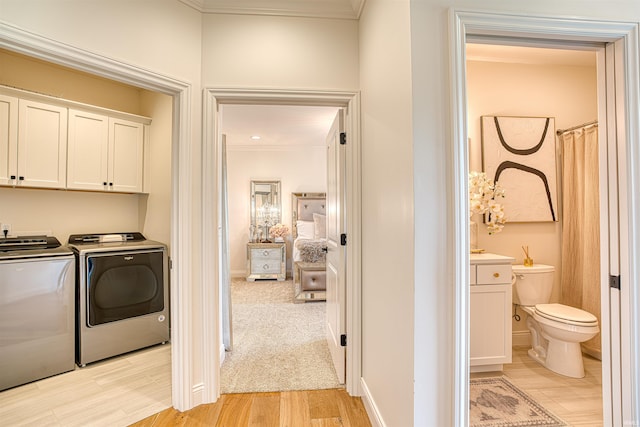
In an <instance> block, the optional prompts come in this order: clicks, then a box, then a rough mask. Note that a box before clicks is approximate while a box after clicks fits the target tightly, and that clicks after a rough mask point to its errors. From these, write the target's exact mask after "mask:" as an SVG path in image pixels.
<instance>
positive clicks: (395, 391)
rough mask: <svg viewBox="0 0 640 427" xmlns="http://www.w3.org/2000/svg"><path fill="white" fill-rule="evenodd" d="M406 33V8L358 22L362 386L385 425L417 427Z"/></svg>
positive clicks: (386, 8)
mask: <svg viewBox="0 0 640 427" xmlns="http://www.w3.org/2000/svg"><path fill="white" fill-rule="evenodd" d="M409 27H410V25H409V2H408V1H385V0H368V1H367V3H366V5H365V9H364V11H363V14H362V17H361V19H360V69H361V72H360V87H361V90H362V172H363V175H362V247H363V253H362V282H363V290H362V298H363V301H362V316H363V318H362V322H363V325H364V327H363V342H362V354H363V357H362V364H363V372H362V380H363V383H365V384H366V387H367V389H368V391H369V393H370V395H369V397H368V398H370V399H371V400H372V404H373V405H375V406H376V407H377V412H378V413H379V416H380V417H381V418H382V421H383V422H384V423H385V425H387V426H411V425H414V417H413V411H414V394H413V387H414V361H415V360H414V357H413V340H414V332H415V331H416V330H417V328H419V327H420V328H422V327H423V326H424V325H417V324H414V257H413V244H414V241H413V234H414V228H413V225H414V212H413V190H414V188H413V173H412V170H413V163H412V157H413V149H412V142H413V137H412V134H411V128H412V118H411V69H410V66H411V57H410V54H411V52H410V33H409ZM424 215H425V216H428V215H429V213H428V212H425V213H424ZM418 262H423V260H419V261H418ZM419 363H422V361H420V362H419ZM366 398H367V397H365V399H366ZM374 425H375V424H374ZM431 425H445V424H431Z"/></svg>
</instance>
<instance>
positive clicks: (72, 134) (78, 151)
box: [67, 110, 109, 190]
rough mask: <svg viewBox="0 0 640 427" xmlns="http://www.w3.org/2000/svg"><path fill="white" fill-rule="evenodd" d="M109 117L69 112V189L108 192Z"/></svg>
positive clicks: (76, 111)
mask: <svg viewBox="0 0 640 427" xmlns="http://www.w3.org/2000/svg"><path fill="white" fill-rule="evenodd" d="M108 136H109V118H108V117H107V116H103V115H100V114H93V113H88V112H85V111H79V110H69V146H68V150H69V153H68V159H69V160H68V163H67V188H73V189H77V190H106V189H107V188H108V175H107V166H108V161H107V156H108V153H109V151H108V144H109V138H108Z"/></svg>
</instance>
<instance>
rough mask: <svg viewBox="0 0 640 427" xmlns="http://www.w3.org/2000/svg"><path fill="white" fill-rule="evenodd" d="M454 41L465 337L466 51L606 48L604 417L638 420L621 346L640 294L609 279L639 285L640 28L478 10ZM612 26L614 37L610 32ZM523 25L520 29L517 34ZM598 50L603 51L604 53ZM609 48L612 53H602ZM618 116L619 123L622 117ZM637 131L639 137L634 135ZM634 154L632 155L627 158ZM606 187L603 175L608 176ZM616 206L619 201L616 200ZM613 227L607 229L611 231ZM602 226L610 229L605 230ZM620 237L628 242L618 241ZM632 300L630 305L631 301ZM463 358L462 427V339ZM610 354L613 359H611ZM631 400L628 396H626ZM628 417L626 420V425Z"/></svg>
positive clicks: (460, 15) (461, 416)
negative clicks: (632, 192) (633, 248)
mask: <svg viewBox="0 0 640 427" xmlns="http://www.w3.org/2000/svg"><path fill="white" fill-rule="evenodd" d="M451 16H452V27H451V28H452V31H453V34H452V37H453V39H454V43H453V44H454V47H453V49H454V51H455V52H454V55H453V68H454V69H455V70H454V74H455V76H456V77H455V82H454V103H455V109H454V123H455V126H454V139H455V141H456V144H455V146H454V154H453V155H454V158H455V160H454V164H455V167H454V170H455V175H456V177H458V178H457V179H456V182H458V183H459V185H457V188H456V197H455V202H454V204H455V205H456V209H455V212H454V215H455V216H457V218H456V219H457V220H458V221H456V222H457V223H458V224H461V225H462V227H457V229H456V236H457V239H456V240H457V242H458V249H457V255H456V260H455V263H456V271H457V272H458V277H457V279H456V290H457V291H456V302H457V308H456V309H457V312H458V316H457V319H458V324H457V327H456V330H457V331H458V332H459V333H458V334H457V336H459V337H468V326H467V322H468V320H467V319H468V309H469V305H468V295H467V291H466V289H467V286H468V280H469V279H468V273H467V267H466V266H467V265H468V262H469V255H468V254H467V252H468V250H467V249H466V248H468V247H469V246H468V242H469V236H468V219H467V218H466V217H467V215H468V214H467V212H468V200H467V185H466V179H463V177H464V178H466V168H467V164H468V148H467V138H468V130H467V111H466V108H467V106H466V97H467V89H466V81H465V75H466V72H465V69H464V66H465V60H464V58H465V55H464V49H465V45H466V42H467V41H468V40H469V38H470V37H477V38H478V39H483V40H485V42H486V41H487V40H493V41H495V40H501V42H499V43H498V44H515V45H519V44H523V45H529V46H531V45H533V46H554V47H559V46H563V47H577V48H590V49H593V50H597V51H598V68H599V70H603V71H606V72H603V73H602V77H600V76H601V75H600V74H599V78H601V79H600V80H599V82H598V90H599V93H598V95H599V97H600V98H601V99H604V100H606V101H605V102H604V103H601V104H600V108H599V112H598V120H599V122H600V126H601V132H600V134H601V135H602V136H603V138H602V140H604V141H602V142H603V143H605V144H606V147H607V148H606V152H607V154H606V159H607V161H606V167H605V169H606V170H607V172H608V173H609V175H606V174H605V176H604V179H605V180H606V181H607V183H608V186H607V188H605V191H606V193H607V196H606V197H604V196H601V197H604V200H607V201H609V205H608V206H607V205H605V206H602V205H601V213H604V218H603V223H604V224H606V225H608V227H611V228H610V230H611V231H610V232H609V233H608V234H607V233H604V237H605V238H604V239H602V238H601V244H602V245H603V246H604V247H606V249H607V250H606V253H605V254H604V257H603V261H602V263H603V265H604V267H605V268H603V269H602V270H603V271H602V272H601V283H602V284H603V285H604V286H602V294H601V296H602V325H601V329H602V331H603V336H602V344H603V345H602V347H603V349H602V356H603V364H602V366H603V413H604V424H605V425H621V424H623V422H628V423H632V422H633V419H634V418H633V417H634V416H635V409H636V408H637V402H636V401H634V400H633V398H632V396H635V395H636V394H635V393H634V391H635V390H637V387H638V385H637V384H636V382H637V379H636V378H635V377H633V374H632V373H633V372H637V370H636V365H637V363H638V362H637V357H636V355H635V354H630V355H629V357H627V356H626V355H625V354H624V353H623V352H621V348H623V347H624V348H625V349H630V348H634V343H635V342H636V331H637V328H636V323H635V321H634V320H632V317H631V313H633V312H634V310H633V308H634V307H636V306H637V298H638V296H637V295H636V294H635V292H634V291H633V290H626V291H625V290H624V289H623V288H621V289H620V290H618V289H609V287H608V286H607V283H608V282H609V280H608V276H609V275H612V276H614V277H617V276H619V275H620V274H622V275H623V276H626V277H627V278H628V280H629V283H635V280H636V277H635V276H636V272H635V269H633V268H630V264H631V262H630V259H629V255H628V251H629V249H630V244H631V242H632V241H633V240H630V239H629V234H631V235H633V234H634V233H635V232H637V231H636V230H635V229H633V227H632V226H630V223H629V222H628V219H629V218H632V217H633V216H634V212H635V211H636V209H635V206H633V205H631V204H629V195H628V193H627V179H628V178H627V177H628V176H630V175H629V170H628V169H627V168H631V170H635V169H636V168H637V167H638V162H637V159H636V158H635V157H633V155H632V151H633V150H632V149H631V147H632V144H630V143H629V141H628V138H629V135H630V134H633V135H636V134H637V129H638V119H637V103H638V99H637V98H638V96H637V91H635V92H634V89H633V88H635V87H637V81H636V80H634V77H633V76H637V73H638V70H637V44H638V42H637V33H638V28H637V25H633V24H626V23H610V22H609V23H600V22H593V21H589V22H587V21H580V20H570V19H567V20H558V19H552V18H538V17H524V16H517V17H516V16H513V15H510V16H506V15H489V14H482V13H472V12H469V13H467V12H454V13H452V15H451ZM604 27H606V28H608V29H609V31H607V32H606V33H607V34H606V35H603V34H604V32H603V31H602V28H604ZM514 28H518V30H514ZM598 46H601V48H600V49H599V50H598ZM602 46H604V48H602ZM614 118H615V120H614ZM629 132H631V133H629ZM627 156H629V157H627ZM601 182H602V176H601ZM612 201H613V204H611V202H612ZM608 227H605V228H608ZM601 229H602V227H601ZM618 237H620V238H618ZM625 293H626V297H628V298H629V300H630V302H629V303H626V302H623V301H626V300H625ZM621 318H622V319H623V321H622V325H624V323H625V321H629V322H630V323H631V324H633V326H632V327H630V328H626V327H624V326H623V327H622V328H621V327H620V319H621ZM460 332H461V333H460ZM457 348H458V349H459V350H461V351H459V352H458V354H462V355H464V360H457V361H456V363H457V365H456V386H455V387H456V397H457V399H456V401H457V402H458V406H457V408H456V419H457V424H458V425H466V424H467V423H468V407H467V402H468V401H469V400H468V397H469V396H468V385H467V384H466V383H467V378H468V366H467V360H468V359H467V357H468V355H469V353H468V348H467V344H466V340H465V342H462V341H458V343H457ZM609 357H610V358H609ZM625 397H626V398H625ZM623 420H624V421H623Z"/></svg>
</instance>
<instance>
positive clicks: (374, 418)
mask: <svg viewBox="0 0 640 427" xmlns="http://www.w3.org/2000/svg"><path fill="white" fill-rule="evenodd" d="M360 389H361V390H362V404H363V405H364V409H365V410H366V411H367V415H368V416H369V421H370V422H371V426H372V427H386V424H385V422H384V420H383V419H382V414H381V413H380V410H379V409H378V405H376V402H375V401H374V400H373V396H372V395H371V392H370V391H369V387H367V383H366V382H365V380H364V378H362V379H361V381H360Z"/></svg>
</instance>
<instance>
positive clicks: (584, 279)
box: [560, 125, 602, 358]
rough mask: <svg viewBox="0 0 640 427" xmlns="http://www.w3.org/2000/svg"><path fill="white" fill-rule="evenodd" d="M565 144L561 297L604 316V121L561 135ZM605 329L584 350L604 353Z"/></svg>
mask: <svg viewBox="0 0 640 427" xmlns="http://www.w3.org/2000/svg"><path fill="white" fill-rule="evenodd" d="M560 140H561V144H562V153H563V161H562V183H563V191H562V194H563V198H562V202H563V216H562V281H561V283H562V293H561V302H562V303H563V304H566V305H570V306H573V307H577V308H580V309H582V310H585V311H588V312H589V313H592V314H593V315H595V316H596V317H597V318H598V322H600V215H599V190H598V185H599V182H598V127H597V125H596V126H587V127H584V128H580V129H577V130H573V131H568V132H565V133H563V134H561V135H560ZM601 348H602V347H601V344H600V334H598V335H596V336H595V337H594V338H592V339H591V340H589V341H587V342H585V343H583V350H584V351H585V352H586V353H587V354H590V355H592V356H595V357H598V358H601Z"/></svg>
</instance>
